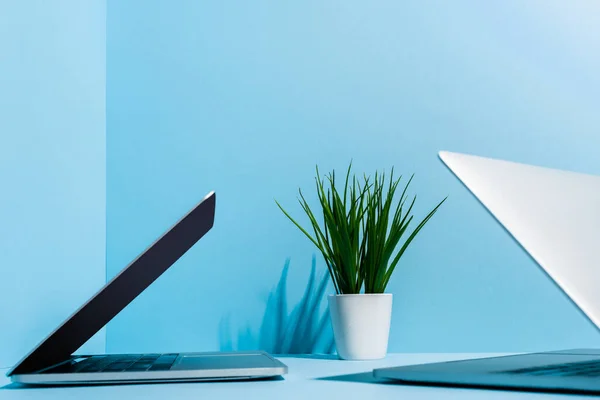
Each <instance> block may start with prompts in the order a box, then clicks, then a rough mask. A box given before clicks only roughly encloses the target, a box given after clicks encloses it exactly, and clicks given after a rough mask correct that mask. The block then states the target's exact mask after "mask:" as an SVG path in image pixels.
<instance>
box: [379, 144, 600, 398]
mask: <svg viewBox="0 0 600 400" xmlns="http://www.w3.org/2000/svg"><path fill="white" fill-rule="evenodd" d="M440 158H441V160H442V161H443V162H444V163H445V164H446V166H447V167H448V168H449V169H450V170H451V171H452V172H453V173H454V174H455V175H456V176H457V177H458V179H459V180H460V181H462V183H463V184H464V185H465V186H466V187H467V188H468V189H469V190H470V191H471V192H472V193H473V194H474V195H475V197H477V199H478V200H479V201H480V202H481V203H482V204H483V205H484V206H485V207H486V208H487V209H488V210H489V212H490V213H491V214H492V215H493V216H494V217H495V218H496V219H497V220H498V222H500V223H501V224H502V225H503V226H504V227H505V228H506V230H507V231H508V232H509V233H510V234H511V235H512V236H513V237H514V239H515V240H516V241H517V242H518V243H519V244H520V245H521V246H522V247H523V248H524V249H525V250H526V251H527V252H528V253H529V255H530V256H531V257H532V258H533V259H534V260H535V261H536V262H537V264H538V265H539V266H540V267H541V268H542V269H543V270H544V271H545V272H546V273H547V275H548V276H549V277H550V278H551V279H552V280H553V281H554V282H555V283H556V285H557V286H558V287H559V288H560V289H561V290H562V291H563V292H564V293H565V294H566V295H567V296H568V297H569V298H570V299H571V300H572V302H573V303H574V304H575V305H576V306H577V307H578V308H579V309H580V310H581V311H582V313H583V314H584V315H585V316H586V317H587V318H588V319H589V320H590V321H591V322H592V323H593V324H594V325H595V326H596V327H598V328H600V177H599V176H593V175H585V174H579V173H574V172H566V171H559V170H554V169H549V168H541V167H535V166H531V165H524V164H517V163H513V162H508V161H501V160H494V159H489V158H483V157H476V156H471V155H465V154H456V153H449V152H441V153H440ZM374 375H375V377H378V378H389V379H395V380H399V381H402V382H407V383H415V384H434V385H458V386H479V387H496V388H514V389H526V390H539V391H560V392H596V393H600V349H597V350H591V349H578V350H565V351H554V352H544V353H535V354H524V355H515V356H506V357H495V358H484V359H476V360H466V361H454V362H444V363H434V364H423V365H413V366H403V367H396V368H384V369H376V370H374Z"/></svg>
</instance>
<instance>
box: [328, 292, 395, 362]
mask: <svg viewBox="0 0 600 400" xmlns="http://www.w3.org/2000/svg"><path fill="white" fill-rule="evenodd" d="M329 313H330V315H331V324H332V326H333V335H334V337H335V346H336V347H337V352H338V355H339V357H340V358H342V359H344V360H376V359H380V358H384V357H385V355H386V353H387V347H388V339H389V336H390V322H391V319H392V295H391V294H389V293H382V294H335V295H330V296H329Z"/></svg>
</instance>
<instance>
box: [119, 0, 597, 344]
mask: <svg viewBox="0 0 600 400" xmlns="http://www.w3.org/2000/svg"><path fill="white" fill-rule="evenodd" d="M598 11H600V10H599V6H598V5H597V4H596V3H594V2H583V1H581V2H568V3H566V2H548V1H541V0H539V1H528V2H521V1H516V0H514V1H503V2H477V1H472V2H471V1H455V2H446V1H421V0H419V1H417V0H415V1H403V2H398V1H372V2H364V1H327V2H323V1H305V2H298V3H289V2H270V1H255V2H227V1H211V2H196V1H175V2H165V1H108V23H107V131H108V137H107V146H108V147H107V148H108V151H107V173H108V178H107V179H108V186H107V202H108V208H107V229H108V241H107V271H108V275H109V276H112V275H114V274H115V273H116V272H117V271H118V270H119V269H120V268H122V267H123V266H124V265H125V264H127V263H128V262H129V261H130V260H131V259H132V258H134V257H135V256H136V255H137V254H138V252H140V251H141V250H143V249H144V248H145V247H146V246H147V245H148V244H149V243H150V242H151V241H152V240H153V239H154V238H156V237H157V236H158V235H159V234H160V233H161V232H162V231H163V230H165V229H166V228H167V227H169V226H170V225H171V224H172V223H173V222H174V221H176V220H177V219H178V218H179V217H180V216H181V215H182V214H183V213H184V212H186V211H187V210H188V209H189V208H190V207H191V206H192V205H194V204H195V203H196V202H197V201H198V200H199V199H200V198H201V197H202V196H203V195H204V194H205V193H206V192H208V191H209V190H212V189H214V190H216V192H217V194H218V207H217V208H218V210H217V220H216V225H215V228H214V229H213V231H212V232H210V234H209V235H208V236H207V237H206V238H205V239H204V240H202V241H201V243H199V244H198V245H197V246H196V247H195V248H194V249H193V250H191V251H190V252H189V253H188V254H187V255H186V256H184V258H183V259H182V260H180V262H178V263H177V265H176V266H175V267H174V268H172V269H171V270H169V271H168V272H167V273H166V274H165V275H164V276H163V277H162V278H161V279H160V280H159V281H157V282H156V284H155V285H154V286H152V287H151V288H150V289H149V290H148V291H147V292H146V293H144V294H143V295H142V296H140V297H139V298H138V299H137V300H136V301H135V302H134V303H133V305H132V306H131V307H129V308H128V309H127V310H125V311H124V312H123V313H122V314H121V315H120V316H119V317H117V318H116V320H115V321H113V322H112V323H111V324H110V325H109V329H108V350H109V351H138V350H140V351H143V350H154V351H155V350H156V349H157V348H162V349H165V350H167V349H176V350H210V349H215V348H218V346H219V335H218V326H219V324H220V322H222V319H223V316H224V315H230V317H231V321H232V326H233V329H236V327H237V328H240V327H242V328H243V327H244V326H246V324H250V326H251V327H253V329H257V327H258V324H259V322H260V318H261V315H262V312H263V309H264V300H265V298H266V297H267V294H268V293H269V291H270V290H271V288H272V287H273V285H275V283H276V282H277V280H278V278H279V274H280V272H281V268H282V266H283V263H284V260H285V259H286V258H287V257H290V258H291V267H290V276H289V285H290V286H289V291H290V293H289V296H290V299H292V301H293V300H294V299H298V298H299V296H300V294H301V292H302V290H303V289H304V285H305V283H306V278H307V276H308V271H309V268H310V259H311V255H312V254H313V253H314V249H313V248H312V247H311V245H310V244H309V243H308V241H307V240H306V239H304V238H303V237H302V235H301V234H300V233H299V232H298V231H297V230H296V229H295V228H293V227H292V226H291V224H290V223H289V222H288V221H287V220H286V219H285V218H284V217H283V216H282V215H281V213H280V212H279V210H278V209H277V208H276V206H275V204H274V201H273V199H274V198H276V199H278V200H280V201H281V202H282V203H283V204H284V205H286V206H287V207H288V208H289V209H290V211H291V212H293V214H295V215H301V210H300V208H299V207H298V206H296V204H295V195H296V190H297V188H298V187H302V188H304V189H305V190H306V191H307V192H310V191H311V190H312V184H313V183H312V179H313V170H314V166H315V164H319V166H320V167H321V168H322V170H329V169H331V168H340V169H343V168H345V167H346V166H347V163H348V161H349V160H350V159H354V162H355V168H356V170H357V171H374V170H375V169H382V168H389V167H390V166H395V167H396V169H397V170H398V171H402V172H404V173H407V174H408V173H412V172H416V174H417V178H416V184H415V185H414V190H415V193H418V194H419V201H420V203H419V205H420V208H419V209H418V210H417V212H418V214H423V213H424V212H425V210H426V208H428V207H430V206H432V205H433V204H434V203H435V202H436V201H438V200H439V199H440V198H442V197H443V196H445V195H447V194H448V195H449V196H450V198H449V201H448V202H447V204H445V205H444V207H443V208H442V209H441V210H440V213H439V214H438V215H437V216H436V217H435V219H434V220H433V221H432V222H431V224H430V225H429V226H428V227H427V228H426V229H425V230H424V231H423V233H422V235H421V237H420V238H418V240H417V241H416V243H415V244H414V246H413V247H412V248H411V249H410V251H409V252H408V253H407V254H406V258H405V259H404V260H403V261H402V264H401V265H400V267H399V268H398V270H397V273H396V275H395V276H394V278H393V279H392V282H391V284H390V286H389V291H390V292H392V293H394V294H395V296H396V297H395V305H394V316H393V325H392V336H391V342H390V350H391V351H394V352H398V351H447V352H451V351H513V350H537V349H547V348H561V347H579V346H592V345H599V344H600V337H599V335H598V333H597V332H596V331H595V330H594V329H593V328H592V327H591V326H590V325H589V324H588V323H587V322H586V321H585V320H584V319H583V318H582V317H581V316H580V315H579V314H578V313H577V311H576V310H575V309H574V308H573V307H572V306H571V305H570V304H569V302H568V301H567V300H566V299H565V298H564V297H563V296H562V295H561V294H560V293H559V292H558V290H557V289H556V288H555V287H554V286H553V285H552V284H551V283H550V282H549V281H548V280H547V279H546V278H545V277H544V275H543V274H542V273H541V272H540V271H538V269H537V268H536V267H535V266H534V264H533V263H532V262H531V261H530V260H529V259H528V257H527V256H526V254H524V253H523V252H522V251H521V250H520V249H519V248H518V247H517V246H516V245H515V244H514V243H513V242H512V240H511V239H510V238H509V237H508V236H507V234H506V233H505V232H503V230H502V229H501V228H500V227H499V226H497V224H496V223H495V222H494V221H493V220H492V218H491V217H490V216H489V215H488V214H487V213H486V212H485V211H484V210H483V208H482V207H481V206H479V205H478V204H477V202H476V201H475V200H474V199H473V198H472V197H471V196H470V195H469V194H468V193H466V190H465V189H463V188H462V187H461V186H460V185H459V184H458V182H457V181H456V180H455V179H453V178H452V177H451V175H450V173H448V172H447V171H446V170H445V169H444V168H443V167H442V165H441V164H440V162H439V161H438V160H437V158H436V153H437V151H438V150H440V149H447V150H455V151H463V152H472V153H477V154H482V155H488V156H495V157H501V158H507V159H511V160H515V161H522V162H528V163H535V164H541V165H546V166H553V167H559V168H568V169H574V170H578V171H585V172H592V173H600V162H599V161H598V157H597V148H598V145H599V144H600V139H599V136H598V126H599V123H600V114H599V113H598V112H597V105H598V102H599V101H600V81H599V78H598V75H597V71H598V70H600V20H599V18H600V17H599V15H600V13H599V12H598ZM565 211H566V212H567V211H568V205H565ZM318 260H319V263H320V265H321V267H322V261H321V259H318Z"/></svg>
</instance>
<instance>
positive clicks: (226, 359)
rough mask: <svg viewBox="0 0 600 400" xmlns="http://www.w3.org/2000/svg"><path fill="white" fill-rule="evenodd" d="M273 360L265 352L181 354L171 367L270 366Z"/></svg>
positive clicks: (177, 368) (223, 367) (222, 367)
mask: <svg viewBox="0 0 600 400" xmlns="http://www.w3.org/2000/svg"><path fill="white" fill-rule="evenodd" d="M273 366H274V363H273V360H272V359H271V358H270V357H268V356H266V355H264V354H214V355H211V354H194V353H188V354H181V355H180V357H179V359H178V360H177V361H176V362H175V364H174V365H173V366H172V367H171V371H173V370H186V369H230V368H270V367H273Z"/></svg>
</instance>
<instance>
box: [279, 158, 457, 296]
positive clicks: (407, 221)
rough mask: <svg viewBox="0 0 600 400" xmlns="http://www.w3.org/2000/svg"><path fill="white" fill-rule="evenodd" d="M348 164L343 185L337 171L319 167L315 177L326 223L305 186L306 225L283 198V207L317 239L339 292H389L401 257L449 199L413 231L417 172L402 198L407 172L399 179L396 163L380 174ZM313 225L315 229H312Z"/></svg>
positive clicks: (407, 185)
mask: <svg viewBox="0 0 600 400" xmlns="http://www.w3.org/2000/svg"><path fill="white" fill-rule="evenodd" d="M351 170H352V164H350V166H349V167H348V170H347V172H346V177H345V179H344V185H343V190H342V191H340V190H338V186H337V182H336V176H335V171H332V172H331V173H329V174H327V175H326V176H325V177H322V176H321V174H320V173H319V168H318V167H317V176H316V178H315V182H316V188H317V195H318V198H319V203H320V205H321V211H322V221H323V224H322V225H321V223H320V222H319V220H318V219H317V216H316V215H315V213H314V212H313V211H312V209H311V208H310V206H309V205H308V202H307V201H306V199H305V197H304V195H303V194H302V191H301V190H300V191H299V198H298V201H299V202H300V205H301V206H302V209H303V210H304V212H305V213H306V215H307V216H308V219H309V220H310V225H311V228H310V229H309V230H306V229H304V228H303V227H302V226H301V225H300V224H299V223H298V222H296V220H295V219H294V218H292V216H291V215H290V214H289V213H288V212H287V211H285V210H284V208H283V207H282V206H281V204H279V203H278V202H277V205H278V206H279V208H280V209H281V211H283V213H284V214H285V215H286V216H287V217H288V218H289V219H290V221H292V222H293V223H294V224H295V225H296V226H297V227H298V228H299V229H300V230H301V231H302V232H303V233H304V234H305V235H306V236H307V237H308V238H309V239H310V240H311V241H312V242H313V243H314V245H315V246H317V248H318V249H319V251H320V252H321V254H322V255H323V258H324V259H325V263H326V264H327V268H328V269H329V274H330V275H331V278H332V281H333V285H334V287H335V290H336V292H337V293H338V294H353V293H361V291H362V290H363V289H364V293H383V292H384V291H385V288H386V286H387V284H388V282H389V280H390V277H391V276H392V273H393V272H394V270H395V268H396V265H397V264H398V262H399V261H400V258H401V257H402V255H403V254H404V252H405V251H406V249H407V248H408V246H409V245H410V244H411V243H412V241H413V240H414V238H415V237H416V236H417V234H418V233H419V232H420V231H421V229H423V227H424V226H425V224H426V223H427V222H428V221H429V220H430V219H431V217H433V215H434V214H435V213H436V211H437V210H438V209H439V207H440V206H441V205H442V204H443V203H444V201H445V200H446V199H443V200H442V201H441V202H440V203H439V204H438V205H437V206H435V207H434V208H433V209H432V210H431V211H430V212H429V213H428V214H427V216H425V218H423V220H421V221H420V222H419V223H418V224H417V225H416V227H415V228H414V229H413V230H412V231H410V232H409V231H408V228H409V225H411V223H412V222H413V215H412V211H413V206H414V205H415V201H416V198H417V197H416V196H414V197H413V198H412V200H411V201H410V202H409V203H407V199H408V196H407V190H408V187H409V186H410V183H411V181H412V179H413V177H412V176H411V177H410V179H408V180H407V182H406V184H404V186H403V188H402V189H401V192H400V193H401V194H400V197H399V198H398V199H396V197H397V196H396V193H397V192H398V188H399V185H400V183H401V181H402V176H400V177H399V178H397V179H395V178H394V170H393V169H392V171H391V173H390V176H389V179H387V177H386V175H385V173H378V172H376V173H375V177H374V178H373V179H371V177H368V176H364V177H363V178H362V179H360V178H358V179H357V178H356V176H355V175H353V174H352V171H351ZM309 231H312V232H309Z"/></svg>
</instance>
